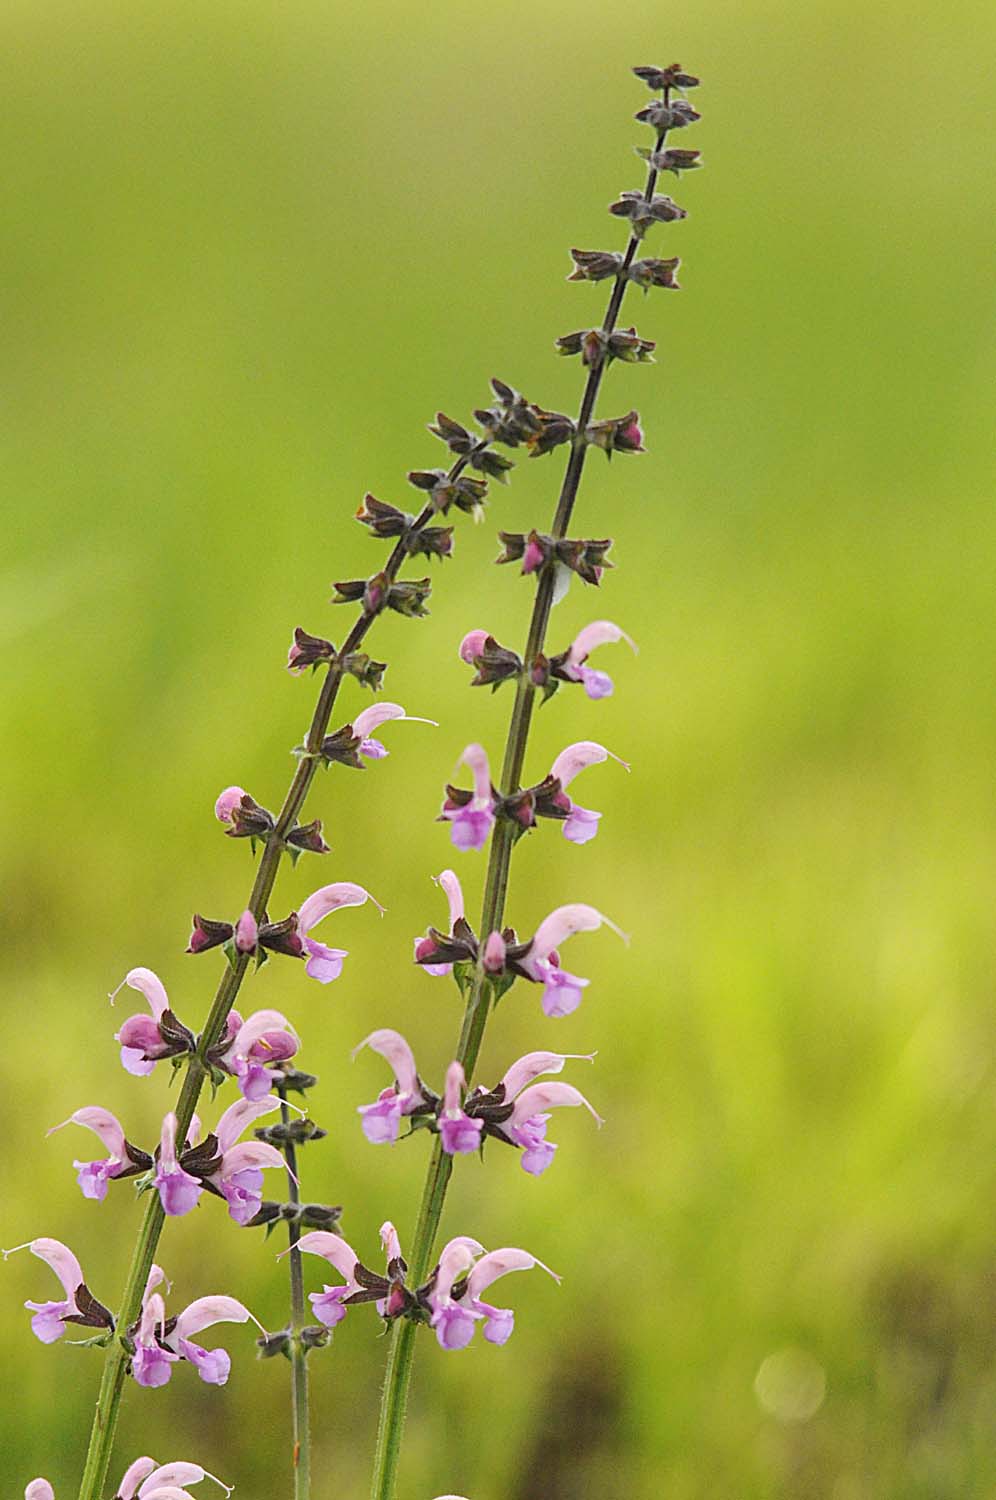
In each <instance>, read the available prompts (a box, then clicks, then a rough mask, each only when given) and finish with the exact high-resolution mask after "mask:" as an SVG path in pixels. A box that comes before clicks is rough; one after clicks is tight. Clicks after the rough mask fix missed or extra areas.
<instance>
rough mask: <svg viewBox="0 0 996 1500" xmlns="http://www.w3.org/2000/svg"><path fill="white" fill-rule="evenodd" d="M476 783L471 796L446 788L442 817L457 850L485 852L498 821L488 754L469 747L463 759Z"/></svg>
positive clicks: (478, 747) (474, 746) (481, 748)
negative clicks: (495, 822)
mask: <svg viewBox="0 0 996 1500" xmlns="http://www.w3.org/2000/svg"><path fill="white" fill-rule="evenodd" d="M459 764H460V765H464V766H468V767H469V768H470V772H471V775H472V777H473V780H474V790H473V792H472V793H466V792H459V791H458V790H457V788H455V787H447V795H446V800H445V801H444V803H443V810H442V814H441V816H442V817H443V818H444V819H446V820H447V821H448V822H449V824H450V834H451V837H452V840H453V844H454V847H455V848H457V849H483V847H484V845H485V844H486V843H487V841H488V834H489V833H490V832H491V828H492V825H493V824H494V821H495V810H494V809H495V799H494V789H493V787H492V785H491V768H490V766H489V765H488V757H487V752H486V751H485V750H484V748H483V746H481V745H468V746H467V748H466V750H464V752H463V754H462V755H461V757H460V761H459Z"/></svg>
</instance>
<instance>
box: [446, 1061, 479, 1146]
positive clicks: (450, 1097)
mask: <svg viewBox="0 0 996 1500" xmlns="http://www.w3.org/2000/svg"><path fill="white" fill-rule="evenodd" d="M466 1084H467V1080H466V1078H465V1077H464V1072H463V1068H462V1067H461V1066H460V1064H459V1063H458V1062H451V1063H450V1066H449V1068H448V1069H447V1072H446V1090H445V1093H444V1095H443V1107H442V1110H441V1111H440V1115H439V1134H440V1138H441V1140H442V1143H443V1150H444V1151H445V1152H446V1153H447V1155H449V1156H456V1155H462V1154H466V1153H469V1152H472V1151H477V1150H479V1149H480V1145H481V1131H482V1130H483V1129H484V1121H483V1120H472V1119H471V1118H470V1116H469V1115H467V1114H465V1112H464V1110H463V1108H462V1106H461V1096H462V1091H463V1090H464V1088H465V1087H466Z"/></svg>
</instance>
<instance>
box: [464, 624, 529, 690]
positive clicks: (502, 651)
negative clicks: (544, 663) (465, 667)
mask: <svg viewBox="0 0 996 1500" xmlns="http://www.w3.org/2000/svg"><path fill="white" fill-rule="evenodd" d="M470 661H471V665H472V666H473V667H474V669H475V670H474V676H473V678H472V679H471V683H470V686H471V687H490V688H491V689H492V691H494V689H495V688H497V687H500V686H501V684H502V683H503V682H508V681H510V680H511V679H512V678H513V677H518V675H519V673H520V672H521V671H522V659H521V657H519V656H518V655H517V654H516V652H514V651H510V650H509V648H508V647H507V646H502V645H500V644H499V642H498V641H496V640H495V638H494V636H493V635H489V636H487V637H486V639H485V641H484V643H483V645H482V646H481V649H480V651H479V652H478V653H477V655H476V656H473V657H471V658H470Z"/></svg>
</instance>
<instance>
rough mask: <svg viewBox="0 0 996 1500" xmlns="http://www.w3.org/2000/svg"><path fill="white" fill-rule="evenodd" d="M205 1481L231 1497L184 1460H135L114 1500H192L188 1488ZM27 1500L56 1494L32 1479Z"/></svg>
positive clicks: (51, 1497) (210, 1476) (228, 1487)
mask: <svg viewBox="0 0 996 1500" xmlns="http://www.w3.org/2000/svg"><path fill="white" fill-rule="evenodd" d="M202 1479H213V1480H214V1482H215V1484H217V1485H220V1486H221V1488H222V1489H223V1490H224V1491H225V1494H226V1495H230V1494H231V1493H232V1486H231V1485H228V1484H225V1483H224V1481H223V1480H221V1479H218V1478H216V1476H215V1475H214V1474H209V1473H208V1471H207V1469H202V1468H201V1466H200V1464H191V1463H186V1462H184V1461H183V1460H182V1459H181V1460H174V1461H173V1463H169V1464H159V1463H157V1462H156V1460H155V1459H154V1458H136V1460H135V1462H134V1463H133V1464H129V1466H128V1468H127V1469H126V1470H125V1473H124V1477H123V1478H122V1480H121V1483H120V1484H119V1485H118V1487H117V1489H116V1490H115V1492H114V1500H190V1496H189V1495H188V1493H187V1485H188V1484H200V1482H201V1480H202ZM24 1500H55V1491H54V1490H53V1488H52V1486H51V1485H50V1484H49V1482H48V1480H47V1479H32V1481H31V1483H30V1484H29V1485H28V1487H27V1489H26V1490H25V1491H24Z"/></svg>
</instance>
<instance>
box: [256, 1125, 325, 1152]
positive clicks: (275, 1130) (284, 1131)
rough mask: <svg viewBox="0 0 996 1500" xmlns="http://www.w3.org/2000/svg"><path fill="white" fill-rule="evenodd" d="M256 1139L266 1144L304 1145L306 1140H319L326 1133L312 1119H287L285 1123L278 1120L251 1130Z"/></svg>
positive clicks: (323, 1137) (322, 1138)
mask: <svg viewBox="0 0 996 1500" xmlns="http://www.w3.org/2000/svg"><path fill="white" fill-rule="evenodd" d="M253 1134H254V1135H255V1137H256V1139H257V1140H258V1141H265V1142H266V1143H267V1145H268V1146H286V1145H288V1144H289V1145H291V1146H304V1145H306V1144H307V1142H308V1141H321V1140H324V1139H325V1137H326V1136H327V1135H328V1131H327V1130H323V1129H322V1127H321V1126H320V1125H316V1124H315V1122H314V1120H308V1119H303V1120H288V1121H287V1122H286V1124H285V1123H284V1122H283V1121H280V1122H279V1123H278V1124H276V1125H260V1126H258V1127H257V1128H256V1130H254V1131H253Z"/></svg>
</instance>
